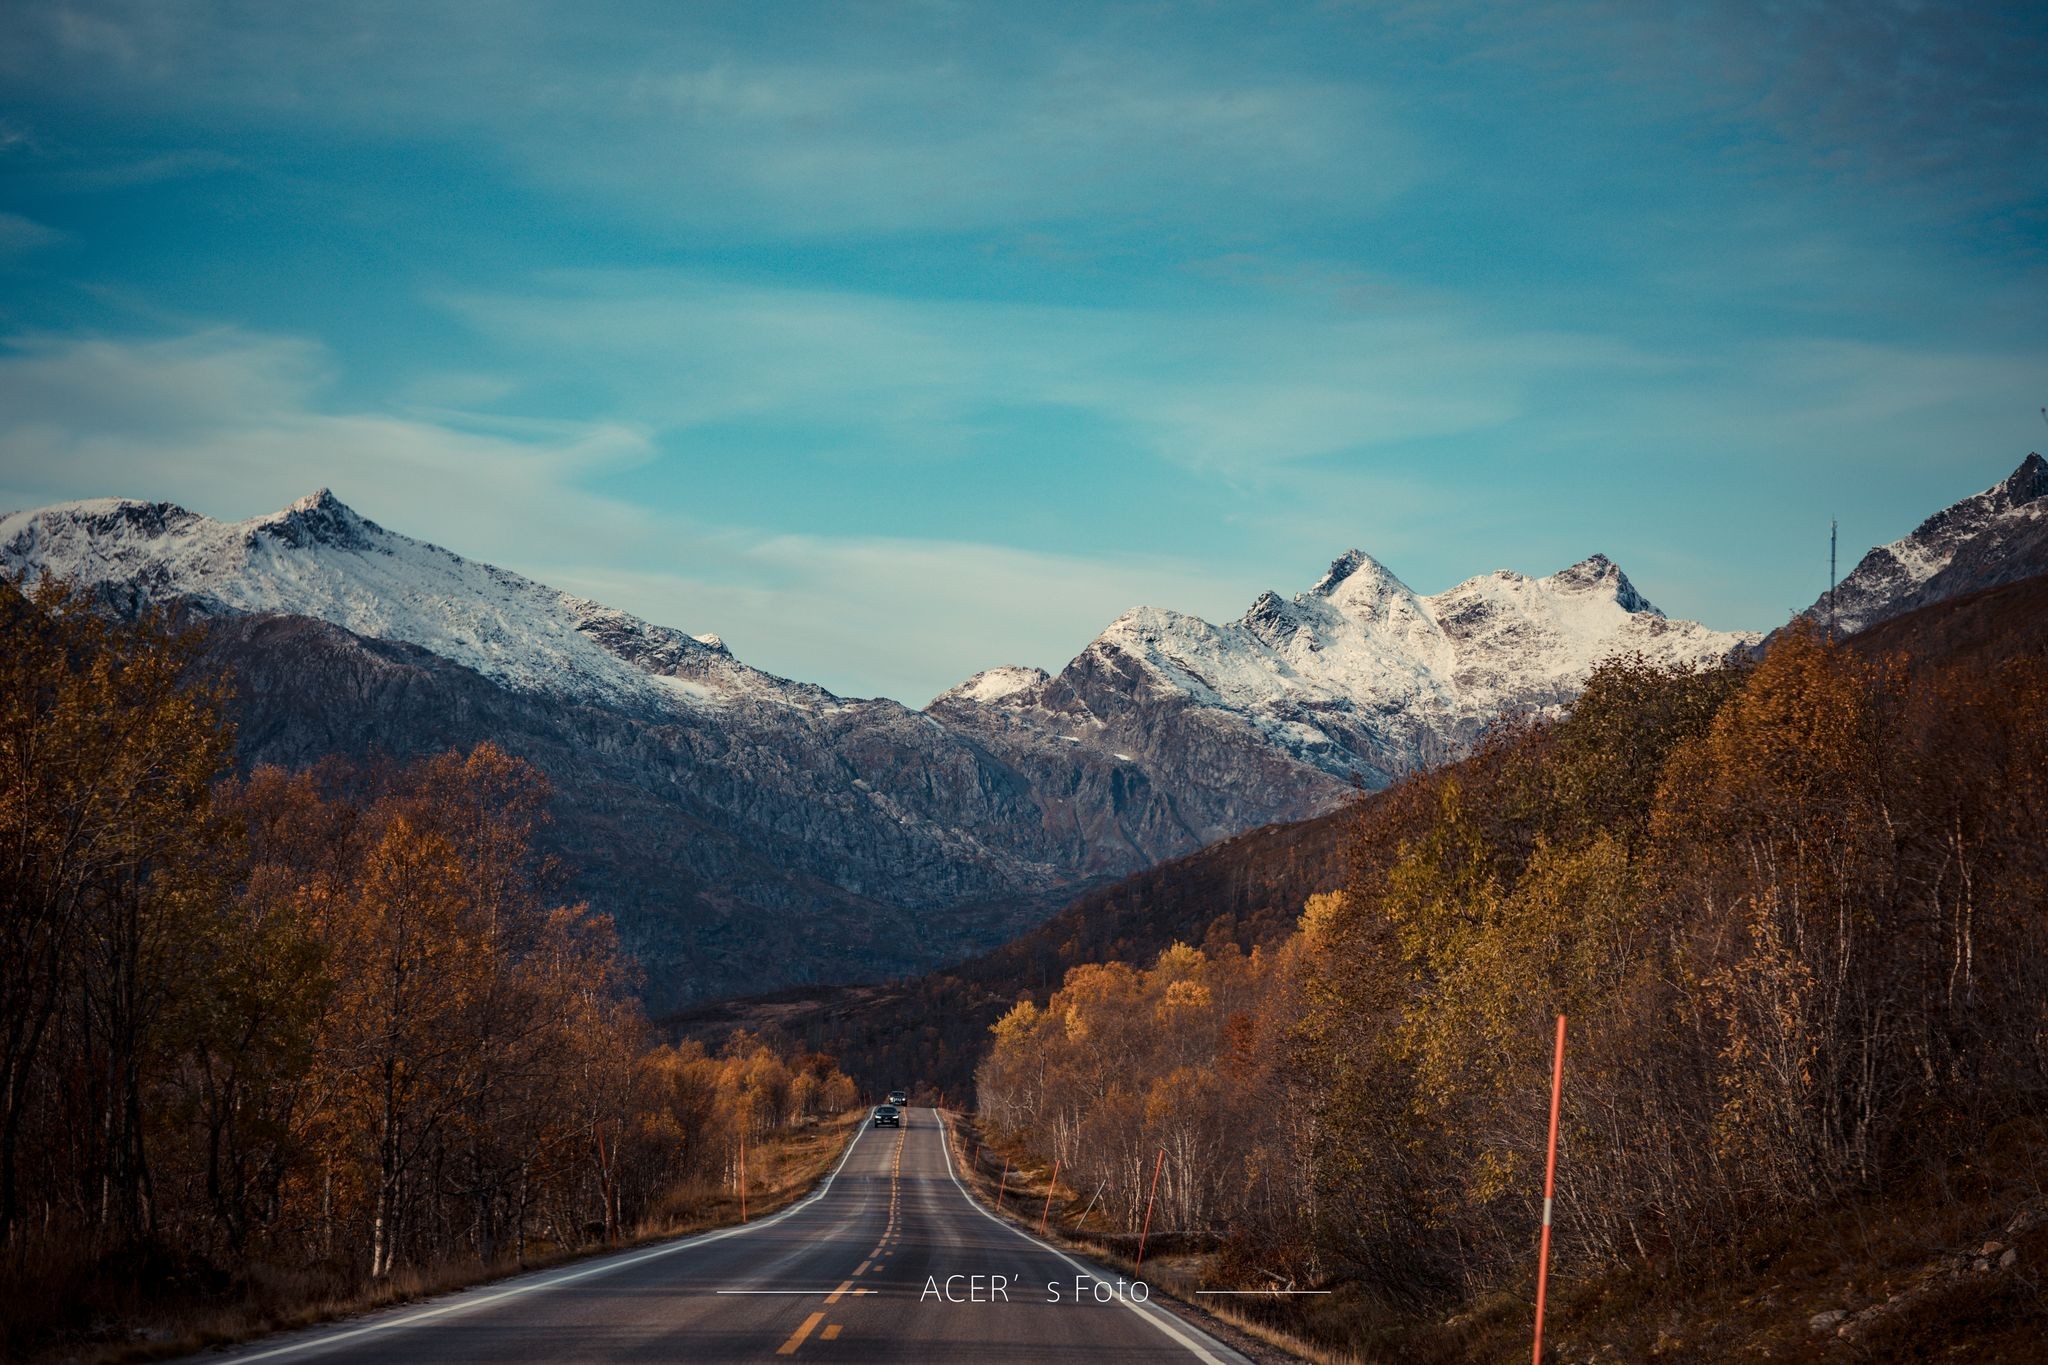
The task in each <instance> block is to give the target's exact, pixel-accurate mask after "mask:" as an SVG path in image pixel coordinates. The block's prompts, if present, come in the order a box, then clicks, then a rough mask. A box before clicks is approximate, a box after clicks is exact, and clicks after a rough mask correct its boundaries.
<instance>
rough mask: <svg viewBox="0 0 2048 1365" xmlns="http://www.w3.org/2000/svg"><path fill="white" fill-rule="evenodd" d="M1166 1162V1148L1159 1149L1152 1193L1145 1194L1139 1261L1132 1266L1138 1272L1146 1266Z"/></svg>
mask: <svg viewBox="0 0 2048 1365" xmlns="http://www.w3.org/2000/svg"><path fill="white" fill-rule="evenodd" d="M1165 1164H1166V1149H1165V1148H1164V1147H1161V1148H1160V1149H1159V1159H1158V1160H1157V1161H1155V1162H1153V1163H1152V1193H1150V1194H1148V1195H1146V1196H1145V1230H1144V1231H1143V1232H1141V1233H1139V1234H1138V1263H1137V1264H1136V1265H1135V1266H1133V1267H1131V1273H1132V1274H1134V1275H1135V1274H1137V1273H1138V1272H1139V1271H1140V1270H1143V1269H1144V1268H1145V1240H1146V1239H1147V1238H1149V1237H1150V1236H1151V1235H1152V1201H1153V1200H1154V1199H1156V1198H1158V1197H1159V1168H1160V1167H1161V1166H1164V1165H1165Z"/></svg>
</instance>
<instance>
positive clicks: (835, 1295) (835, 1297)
mask: <svg viewBox="0 0 2048 1365" xmlns="http://www.w3.org/2000/svg"><path fill="white" fill-rule="evenodd" d="M853 1273H854V1274H856V1275H858V1274H860V1272H859V1271H858V1270H856V1271H854V1272H853ZM851 1288H853V1281H852V1280H847V1281H845V1282H843V1283H842V1284H841V1285H840V1286H839V1287H838V1288H837V1289H835V1290H833V1291H832V1292H831V1293H830V1294H827V1295H826V1296H825V1302H826V1303H837V1302H839V1296H840V1295H841V1294H844V1293H845V1292H846V1291H847V1290H849V1289H851Z"/></svg>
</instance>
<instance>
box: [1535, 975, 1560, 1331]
mask: <svg viewBox="0 0 2048 1365" xmlns="http://www.w3.org/2000/svg"><path fill="white" fill-rule="evenodd" d="M1563 1104H1564V1016H1563V1015H1562V1014H1560V1015H1558V1016H1557V1055H1556V1057H1555V1058H1554V1059H1553V1060H1552V1062H1551V1064H1550V1156H1549V1158H1548V1160H1546V1162H1545V1163H1544V1167H1543V1240H1542V1241H1541V1242H1540V1243H1538V1245H1537V1250H1536V1345H1535V1347H1534V1350H1533V1353H1532V1355H1531V1357H1530V1359H1531V1362H1532V1365H1543V1295H1544V1291H1545V1289H1546V1288H1548V1286H1549V1282H1550V1211H1551V1209H1552V1208H1554V1207H1555V1206H1556V1201H1557V1116H1558V1111H1559V1109H1561V1108H1562V1107H1563Z"/></svg>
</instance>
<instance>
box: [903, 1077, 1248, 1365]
mask: <svg viewBox="0 0 2048 1365" xmlns="http://www.w3.org/2000/svg"><path fill="white" fill-rule="evenodd" d="M932 1117H933V1118H935V1119H937V1120H938V1121H939V1145H940V1147H941V1148H943V1149H944V1151H945V1154H946V1174H947V1175H949V1176H951V1177H952V1179H953V1186H954V1188H955V1189H957V1190H959V1191H960V1197H961V1198H963V1199H965V1200H966V1201H967V1202H968V1204H969V1205H970V1206H971V1207H972V1208H973V1209H974V1211H975V1212H976V1213H978V1214H980V1215H981V1216H982V1217H984V1218H986V1219H988V1220H989V1221H990V1222H991V1223H994V1224H995V1225H996V1226H997V1227H1001V1228H1008V1229H1009V1230H1010V1231H1011V1232H1014V1233H1016V1234H1017V1235H1018V1236H1019V1237H1022V1238H1023V1239H1024V1240H1025V1241H1027V1242H1029V1243H1031V1245H1033V1246H1035V1247H1038V1248H1040V1249H1041V1250H1044V1251H1049V1252H1051V1253H1052V1254H1053V1255H1055V1256H1057V1257H1059V1258H1060V1259H1061V1260H1062V1261H1065V1262H1066V1263H1067V1264H1068V1265H1070V1266H1072V1267H1074V1269H1076V1270H1078V1271H1080V1272H1081V1273H1082V1274H1083V1275H1086V1276H1088V1277H1089V1278H1090V1279H1095V1280H1099V1279H1101V1278H1102V1277H1101V1276H1100V1275H1097V1274H1096V1273H1095V1272H1094V1271H1093V1270H1090V1269H1089V1268H1088V1267H1087V1266H1085V1265H1082V1264H1081V1263H1080V1262H1079V1261H1077V1260H1075V1259H1074V1258H1073V1257H1071V1256H1069V1255H1067V1253H1066V1252H1064V1251H1061V1250H1060V1249H1059V1248H1058V1247H1056V1246H1054V1245H1053V1244H1052V1243H1050V1242H1041V1241H1040V1240H1039V1239H1038V1238H1036V1237H1033V1236H1032V1235H1031V1234H1030V1233H1028V1232H1026V1231H1025V1230H1024V1229H1022V1228H1020V1227H1018V1226H1017V1225H1016V1224H1015V1223H1012V1222H1010V1221H1009V1220H1008V1219H1007V1218H999V1217H997V1216H996V1215H995V1214H993V1213H990V1212H989V1211H988V1210H987V1209H986V1208H985V1207H983V1205H982V1202H981V1201H980V1200H979V1199H976V1198H975V1197H974V1196H973V1195H971V1194H969V1193H968V1192H967V1187H966V1186H965V1185H962V1184H961V1183H960V1177H959V1176H958V1175H956V1174H954V1171H953V1143H952V1139H951V1131H952V1130H951V1129H949V1128H948V1127H947V1126H946V1119H945V1116H944V1115H943V1114H941V1113H940V1112H939V1111H938V1110H936V1109H934V1110H932ZM1118 1302H1119V1303H1121V1304H1123V1306H1124V1307H1126V1308H1128V1309H1130V1310H1131V1311H1132V1312H1133V1313H1136V1314H1137V1315H1138V1316H1139V1317H1140V1318H1141V1319H1143V1320H1144V1321H1146V1322H1149V1323H1151V1324H1152V1325H1153V1326H1154V1327H1156V1328H1158V1329H1159V1330H1160V1331H1162V1332H1164V1333H1165V1334H1166V1335H1167V1336H1169V1337H1171V1338H1173V1339H1174V1340H1175V1341H1177V1342H1179V1343H1180V1344H1181V1345H1182V1346H1184V1347H1186V1348H1187V1350H1188V1353H1189V1354H1190V1355H1192V1356H1194V1357H1195V1359H1197V1360H1204V1361H1207V1362H1209V1365H1223V1362H1222V1361H1221V1360H1219V1359H1218V1358H1217V1357H1215V1356H1213V1355H1211V1354H1210V1353H1209V1350H1208V1348H1207V1347H1205V1346H1203V1345H1202V1343H1201V1342H1199V1341H1197V1340H1195V1339H1194V1338H1193V1337H1191V1336H1189V1335H1188V1334H1187V1333H1186V1332H1183V1331H1182V1330H1181V1328H1182V1327H1183V1326H1187V1327H1190V1328H1191V1329H1192V1330H1194V1331H1197V1332H1199V1331H1201V1329H1200V1328H1196V1327H1193V1326H1192V1324H1187V1323H1182V1322H1181V1320H1180V1319H1178V1318H1176V1317H1174V1316H1173V1315H1172V1314H1170V1313H1168V1312H1166V1310H1164V1309H1161V1308H1153V1307H1152V1306H1151V1305H1150V1304H1149V1303H1147V1304H1137V1303H1132V1302H1131V1301H1130V1300H1129V1299H1119V1300H1118ZM1202 1335H1204V1336H1207V1335H1208V1334H1207V1333H1202ZM1214 1344H1215V1346H1216V1347H1217V1348H1218V1349H1219V1350H1229V1349H1230V1348H1229V1347H1227V1346H1224V1345H1223V1343H1222V1342H1220V1341H1219V1342H1215V1343H1214ZM1231 1354H1232V1355H1238V1356H1239V1359H1242V1358H1243V1357H1242V1356H1241V1355H1239V1353H1238V1352H1235V1351H1231Z"/></svg>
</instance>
